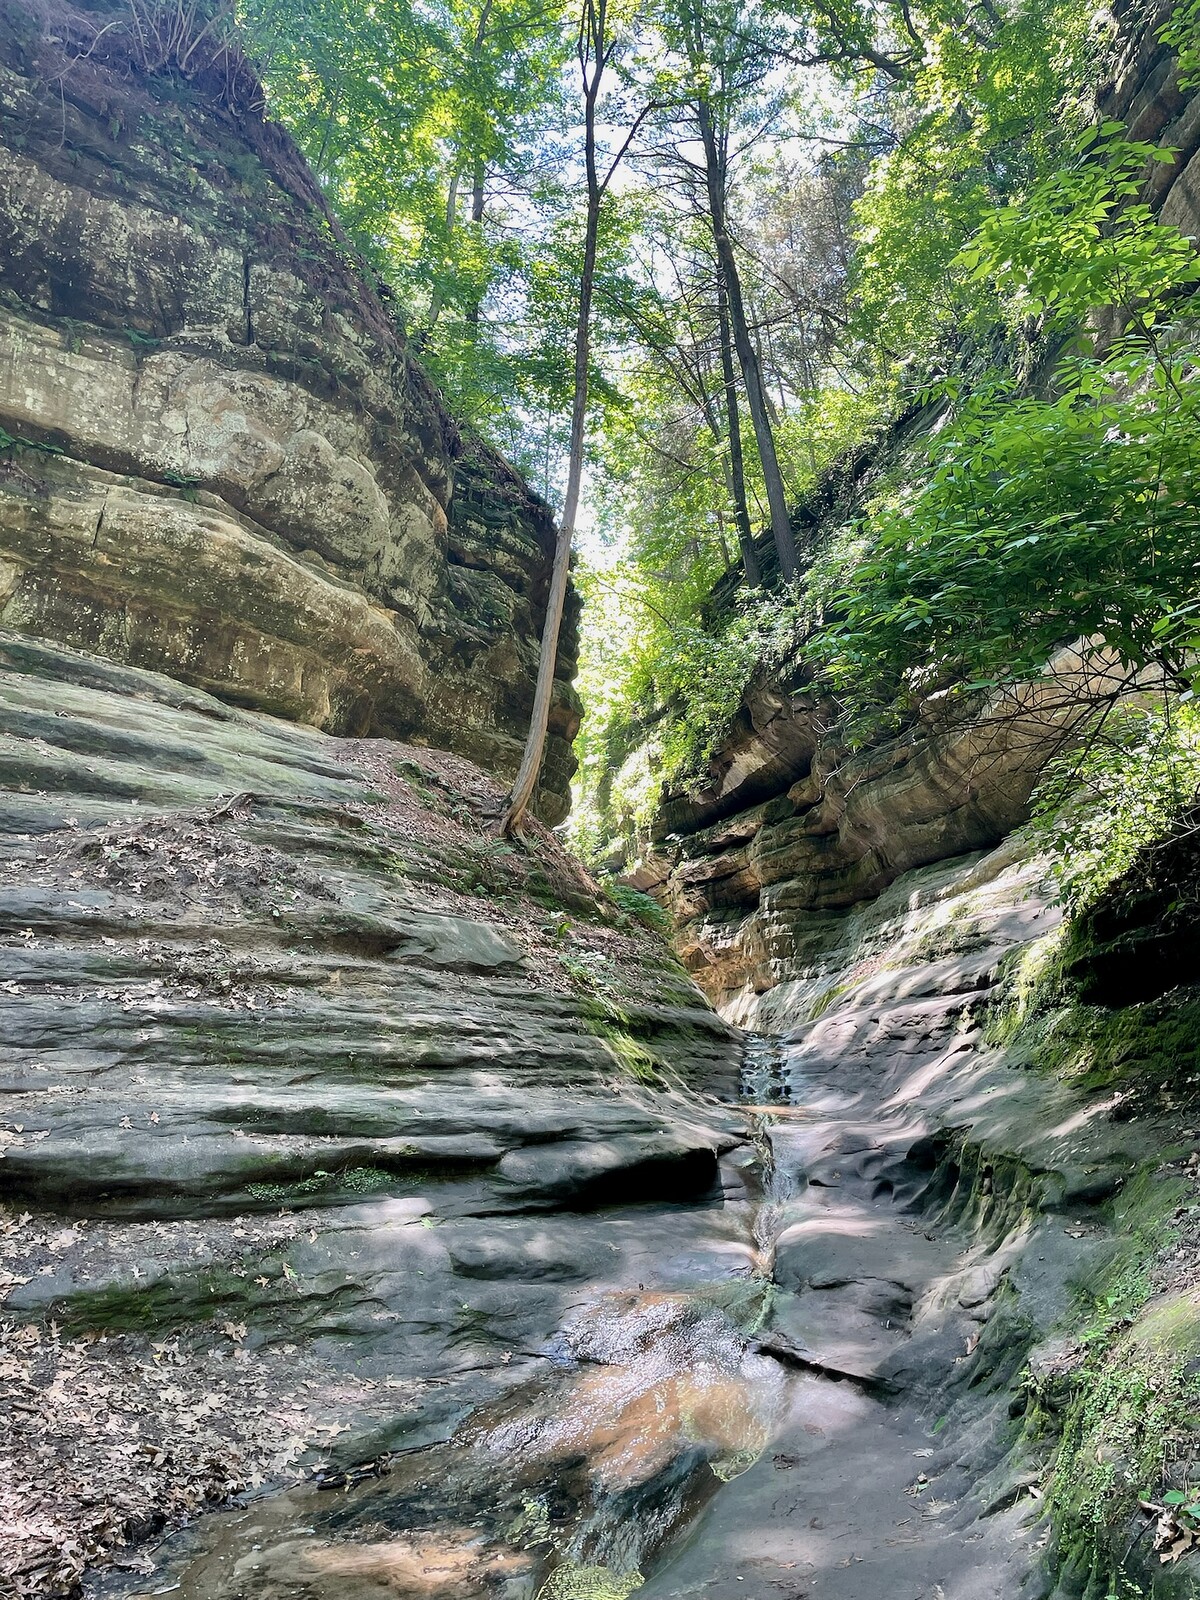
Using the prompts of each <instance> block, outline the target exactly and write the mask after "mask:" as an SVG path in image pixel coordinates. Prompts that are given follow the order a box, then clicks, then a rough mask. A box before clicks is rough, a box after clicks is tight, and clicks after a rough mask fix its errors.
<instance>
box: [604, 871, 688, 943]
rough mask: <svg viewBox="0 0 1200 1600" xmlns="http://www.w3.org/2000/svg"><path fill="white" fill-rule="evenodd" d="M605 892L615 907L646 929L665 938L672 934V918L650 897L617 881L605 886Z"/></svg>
mask: <svg viewBox="0 0 1200 1600" xmlns="http://www.w3.org/2000/svg"><path fill="white" fill-rule="evenodd" d="M604 892H605V894H607V896H608V898H609V899H610V900H611V901H612V903H613V905H615V906H617V907H619V909H620V910H622V911H624V912H625V914H626V915H627V916H630V917H633V918H634V920H635V921H637V922H640V923H641V924H642V926H643V927H644V928H650V929H651V930H652V931H653V932H654V933H661V934H662V935H663V936H664V937H665V936H666V935H667V934H669V933H670V931H671V918H670V917H669V916H668V915H667V913H666V911H664V910H663V908H662V906H660V905H659V903H658V901H657V900H654V899H652V898H651V896H650V895H648V894H643V893H642V891H641V890H640V889H634V888H631V887H630V885H629V884H627V883H617V882H616V880H615V879H613V880H611V881H610V882H608V883H606V884H605V885H604Z"/></svg>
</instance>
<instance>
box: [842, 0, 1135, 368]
mask: <svg viewBox="0 0 1200 1600" xmlns="http://www.w3.org/2000/svg"><path fill="white" fill-rule="evenodd" d="M1099 27H1100V24H1099V22H1098V14H1097V12H1096V10H1095V8H1094V7H1092V6H1088V5H1086V4H1084V3H1082V0H1022V3H1019V4H1016V5H1014V6H1011V7H1009V8H1007V10H1006V11H1005V13H1004V14H1003V16H1002V18H1000V19H998V26H997V28H996V31H995V32H994V33H992V34H990V35H989V36H986V37H983V38H981V37H980V35H979V33H978V32H977V31H976V30H975V29H974V28H971V27H964V25H963V22H962V19H961V17H958V16H955V17H953V18H947V19H945V20H944V21H942V22H941V23H940V24H937V25H935V26H934V28H933V30H932V36H931V38H930V39H929V41H928V43H927V46H926V52H925V59H924V62H923V64H922V66H921V68H920V70H919V71H918V73H917V74H916V78H915V82H914V85H913V88H912V90H911V93H910V94H909V96H908V97H907V98H908V106H909V109H908V121H909V125H908V126H907V127H905V128H904V131H903V133H902V135H901V136H900V137H899V138H898V139H897V141H896V145H895V148H894V149H893V150H891V151H890V152H889V153H887V154H886V155H884V156H883V157H881V159H880V160H878V161H877V162H876V163H875V166H874V168H873V170H872V172H871V175H870V177H869V179H868V182H867V186H866V192H865V194H864V196H863V198H862V200H861V201H860V202H859V204H858V206H857V207H856V212H855V217H856V224H857V232H858V248H857V251H856V256H855V263H854V268H853V288H854V295H855V301H856V316H857V323H858V329H859V333H860V336H861V337H862V339H863V340H864V341H865V342H866V343H867V344H868V345H870V346H872V347H875V348H879V349H881V351H882V353H883V355H884V356H885V358H887V359H889V360H891V361H892V362H901V363H905V364H909V365H911V366H912V367H915V371H916V375H917V376H918V379H920V378H921V377H922V376H927V375H928V373H929V370H930V369H931V368H932V367H936V366H937V365H938V364H940V363H943V362H945V361H946V360H947V359H957V358H961V357H963V356H967V357H968V358H969V357H970V356H971V354H972V351H974V352H975V353H977V352H978V349H979V346H980V344H983V345H986V342H987V339H988V336H989V335H990V332H991V328H992V325H993V323H994V322H995V321H997V320H999V315H1000V311H1001V304H1000V297H999V296H998V294H997V292H996V289H997V287H998V286H994V285H989V284H988V283H987V282H986V281H982V280H980V279H976V280H975V281H974V282H972V281H971V279H970V277H969V273H968V270H967V263H966V262H965V261H964V260H963V259H962V257H961V255H960V252H961V251H962V250H963V248H964V247H965V246H966V245H967V244H968V243H969V241H970V240H971V239H972V238H973V237H974V236H975V234H976V232H977V231H978V229H979V228H980V227H981V226H982V225H984V224H985V223H986V221H987V220H988V218H989V217H990V216H991V215H992V214H993V213H994V212H995V210H996V208H997V207H998V206H1003V205H1004V204H1005V203H1006V202H1008V201H1013V202H1014V203H1016V202H1019V199H1020V197H1021V196H1022V195H1023V194H1024V193H1025V192H1026V191H1027V190H1028V188H1029V186H1030V185H1031V184H1032V183H1034V182H1036V181H1037V180H1038V179H1039V178H1041V177H1044V176H1046V175H1049V174H1051V173H1052V172H1053V171H1054V170H1055V168H1056V166H1057V165H1058V163H1059V162H1060V161H1061V160H1062V159H1063V157H1064V156H1065V155H1066V154H1067V152H1068V150H1069V147H1070V141H1071V139H1072V137H1073V135H1075V134H1077V133H1079V132H1080V131H1082V128H1083V126H1084V125H1085V123H1086V121H1087V106H1088V103H1089V99H1090V88H1091V85H1092V84H1093V83H1094V81H1095V77H1096V73H1097V69H1098V66H1099V62H1100V60H1101V59H1102V57H1103V53H1104V50H1105V46H1106V36H1105V34H1104V33H1103V31H1099V32H1098V31H1097V30H1098V28H1099Z"/></svg>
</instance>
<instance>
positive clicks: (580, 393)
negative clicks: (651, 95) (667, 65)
mask: <svg viewBox="0 0 1200 1600" xmlns="http://www.w3.org/2000/svg"><path fill="white" fill-rule="evenodd" d="M606 7H607V0H584V13H583V19H582V21H581V22H580V27H579V58H580V67H581V70H582V72H583V101H584V158H585V165H586V168H587V221H586V224H585V227H584V235H583V273H582V275H581V277H580V281H579V315H578V318H577V320H576V323H575V397H574V402H573V404H572V407H571V448H570V453H569V455H568V458H567V492H566V497H565V499H564V501H563V512H562V521H561V522H560V523H559V527H558V543H557V544H556V545H555V549H554V569H553V571H552V573H551V577H550V598H549V600H548V601H547V603H546V621H545V625H544V627H543V628H542V653H541V659H540V660H539V662H538V675H537V683H536V685H535V687H534V691H533V713H532V716H531V717H530V722H529V733H528V736H527V738H526V740H525V750H524V753H523V755H522V756H521V765H520V768H519V769H518V771H517V776H516V778H515V780H514V782H513V786H512V793H511V794H510V795H509V797H508V809H507V810H506V811H505V813H504V818H503V820H502V821H501V824H500V832H501V834H502V835H508V834H510V833H511V832H512V831H513V829H514V828H517V827H519V826H520V822H521V818H522V817H523V816H524V815H525V812H526V810H527V809H528V806H529V802H530V801H531V800H532V799H533V795H534V791H535V790H536V788H537V781H538V776H539V774H540V772H541V768H542V754H543V752H544V750H545V748H546V731H547V728H548V727H549V723H550V703H551V700H552V698H553V695H554V668H555V664H556V662H557V659H558V636H559V633H560V631H561V629H562V619H563V607H564V605H565V603H566V598H567V579H568V577H569V576H570V570H571V543H572V540H573V539H574V537H575V517H576V513H577V512H578V510H579V491H580V488H581V486H582V483H583V444H584V432H585V425H586V422H587V401H588V359H589V355H590V350H591V320H592V291H593V287H594V284H595V278H596V241H597V238H598V236H599V231H600V202H601V200H602V199H603V198H604V190H605V188H606V187H607V184H608V178H611V177H612V168H610V169H609V173H608V178H606V179H605V180H604V182H603V183H601V181H600V177H599V172H598V169H597V165H596V105H597V101H598V99H599V94H600V80H601V78H602V76H603V74H604V67H605V65H606V60H607V54H608V50H609V46H608V44H607V42H606V40H605V11H606Z"/></svg>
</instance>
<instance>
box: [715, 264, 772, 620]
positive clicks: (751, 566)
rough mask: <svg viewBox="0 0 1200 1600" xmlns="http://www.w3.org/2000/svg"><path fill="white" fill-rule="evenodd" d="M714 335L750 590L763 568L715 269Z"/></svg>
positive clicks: (723, 299)
mask: <svg viewBox="0 0 1200 1600" xmlns="http://www.w3.org/2000/svg"><path fill="white" fill-rule="evenodd" d="M717 332H718V337H719V342H720V346H721V376H722V378H723V379H724V382H725V431H726V436H727V437H728V439H729V477H730V486H731V488H732V489H733V512H734V519H735V521H736V523H737V536H738V545H739V546H740V548H741V552H742V566H743V567H744V568H745V571H746V582H747V583H748V584H749V585H750V587H751V588H752V589H757V588H758V587H759V586H760V584H761V583H762V568H761V567H760V566H759V564H758V551H757V550H756V549H755V548H754V533H753V531H752V530H751V527H750V510H749V507H748V506H747V505H746V461H745V457H744V455H743V453H742V420H741V417H740V415H739V414H738V395H737V379H736V377H735V376H734V371H733V343H732V340H731V338H730V334H729V296H728V293H727V292H726V289H725V275H724V273H723V272H722V271H721V269H720V267H719V266H718V268H717Z"/></svg>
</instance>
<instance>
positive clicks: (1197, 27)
mask: <svg viewBox="0 0 1200 1600" xmlns="http://www.w3.org/2000/svg"><path fill="white" fill-rule="evenodd" d="M1159 37H1160V38H1161V40H1162V42H1163V43H1164V44H1166V45H1170V46H1171V47H1172V49H1174V50H1175V51H1176V53H1177V54H1178V57H1179V69H1178V70H1179V87H1180V88H1181V89H1194V88H1196V86H1197V85H1198V84H1200V0H1182V3H1181V4H1180V5H1177V6H1176V7H1175V10H1174V11H1173V12H1172V13H1171V18H1170V21H1169V22H1168V23H1167V24H1166V26H1165V27H1164V28H1163V29H1162V30H1161V32H1160V34H1159Z"/></svg>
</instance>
